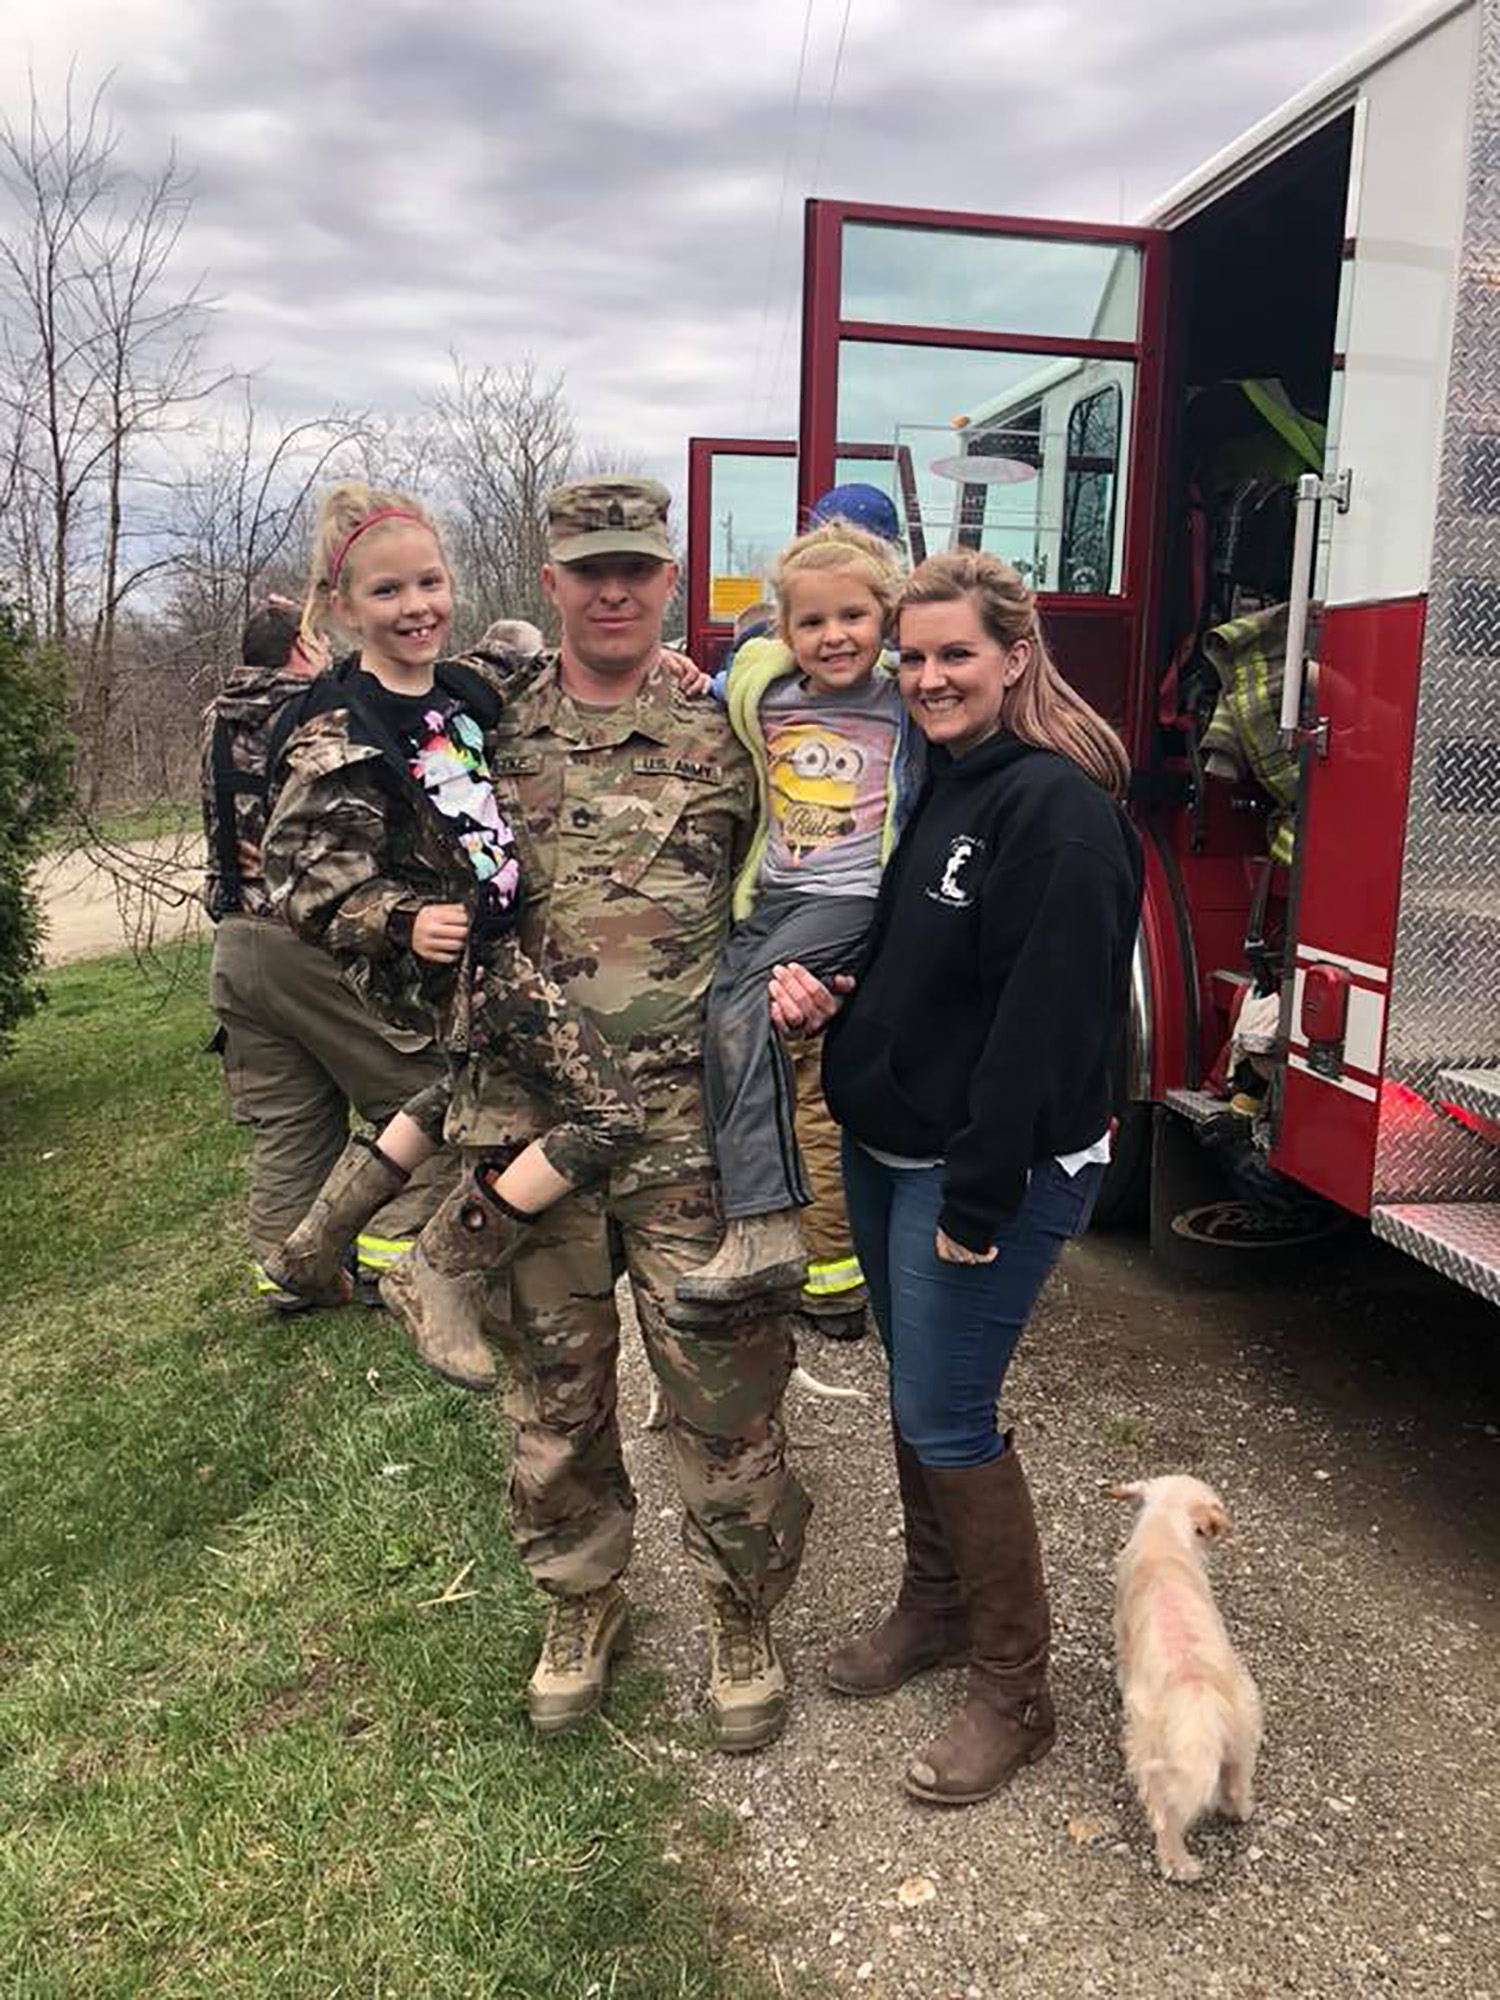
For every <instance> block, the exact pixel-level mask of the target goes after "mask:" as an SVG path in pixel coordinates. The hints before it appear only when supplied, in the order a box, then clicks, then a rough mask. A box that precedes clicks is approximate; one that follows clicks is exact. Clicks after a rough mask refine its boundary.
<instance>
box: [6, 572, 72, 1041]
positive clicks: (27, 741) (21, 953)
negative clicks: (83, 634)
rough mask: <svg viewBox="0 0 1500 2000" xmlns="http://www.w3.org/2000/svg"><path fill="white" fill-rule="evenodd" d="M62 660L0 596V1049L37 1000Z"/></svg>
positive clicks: (62, 792)
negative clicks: (37, 882) (38, 885)
mask: <svg viewBox="0 0 1500 2000" xmlns="http://www.w3.org/2000/svg"><path fill="white" fill-rule="evenodd" d="M65 698H66V684H65V678H64V673H63V667H62V662H61V661H60V660H59V659H58V658H57V656H56V655H55V654H52V653H49V652H46V651H44V650H43V649H42V648H41V647H39V646H38V645H37V644H36V642H35V639H34V637H33V635H32V633H31V631H30V630H29V629H28V628H27V627H26V626H25V625H24V624H23V623H22V622H21V620H20V618H19V617H18V616H17V615H16V613H15V611H14V610H13V609H12V608H11V606H10V605H8V604H6V603H5V601H4V600H3V599H0V1055H3V1054H5V1052H6V1050H7V1049H8V1048H9V1046H10V1039H11V1030H12V1029H13V1028H14V1027H15V1025H16V1023H17V1022H18V1021H23V1020H24V1019H25V1018H26V1016H27V1015H28V1014H30V1013H32V1012H33V1011H34V1009H35V1008H36V1006H37V1003H38V1002H39V1001H40V1000H41V998H42V992H41V989H40V987H39V986H38V985H37V983H36V977H35V975H36V972H37V969H38V967H39V965H40V963H41V956H42V936H43V929H44V926H43V921H42V914H41V911H40V909H39V907H38V904H37V899H36V896H35V895H34V893H33V891H32V888H31V884H30V873H31V864H32V863H33V862H34V861H35V860H36V858H37V856H38V854H40V852H41V851H42V848H43V846H44V845H45V843H46V836H47V832H48V829H49V828H50V827H52V826H54V825H55V824H56V822H57V821H58V820H59V819H60V818H61V816H62V813H63V811H64V808H65V807H66V805H67V803H68V796H69V793H68V773H69V765H70V761H71V756H72V744H71V743H70V741H69V739H68V736H67V734H66V731H65V729H64V726H63V711H64V704H65Z"/></svg>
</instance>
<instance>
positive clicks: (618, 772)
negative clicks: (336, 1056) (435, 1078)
mask: <svg viewBox="0 0 1500 2000" xmlns="http://www.w3.org/2000/svg"><path fill="white" fill-rule="evenodd" d="M541 665H542V672H541V674H540V676H539V678H538V680H537V681H536V683H535V684H534V685H533V686H532V687H531V688H529V689H528V690H527V691H526V693H525V694H523V695H522V696H520V697H519V698H518V699H517V700H515V701H514V702H513V703H511V704H510V705H509V706H508V707H507V709H506V712H505V714H504V715H503V717H502V718H501V721H500V724H499V727H498V730H497V732H496V744H495V750H494V754H493V756H492V758H491V760H490V769H491V771H492V773H493V774H494V779H495V790H496V793H497V794H498V796H499V800H500V806H501V810H502V812H504V813H505V815H506V817H507V818H508V819H509V820H510V823H511V826H512V828H513V829H514V831H515V835H516V841H517V845H518V849H519V852H520V856H521V873H522V878H523V880H524V881H525V883H526V903H525V906H524V908H523V910H522V913H521V927H520V938H521V943H522V945H523V946H524V948H525V949H526V950H527V951H528V952H529V953H530V955H531V956H532V958H534V959H535V960H536V961H537V962H538V964H540V965H541V966H542V967H543V969H544V970H545V971H547V972H549V973H551V974H552V976H553V978H555V979H556V980H558V981H559V982H560V983H561V984H562V985H563V986H564V987H565V988H566V989H567V991H568V994H569V996H570V998H572V999H573V1000H575V1001H577V1002H578V1003H579V1004H580V1005H581V1006H583V1007H585V1008H587V1009H588V1011H589V1013H590V1014H591V1015H592V1017H593V1019H594V1020H595V1021H596V1022H597V1023H598V1026H599V1028H600V1029H601V1031H602V1032H603V1034H604V1036H605V1038H606V1039H607V1040H608V1041H609V1043H610V1045H611V1046H612V1047H613V1049H614V1050H615V1053H616V1054H617V1055H618V1056H620V1057H621V1058H622V1059H623V1062H624V1066H625V1068H626V1070H627V1071H628V1073H629V1075H630V1077H631V1079H632V1081H633V1082H635V1083H636V1085H637V1086H638V1088H639V1089H640V1092H641V1095H642V1098H643V1099H644V1102H645V1105H646V1111H647V1116H648V1121H649V1123H648V1132H649V1136H648V1139H647V1143H646V1147H645V1149H644V1150H643V1152H642V1153H640V1154H638V1155H637V1156H636V1158H635V1159H634V1160H633V1161H632V1162H631V1164H630V1166H629V1167H628V1168H626V1169H625V1171H624V1174H623V1175H621V1176H617V1177H616V1181H615V1183H614V1185H615V1186H616V1189H617V1191H619V1192H624V1191H626V1187H627V1183H628V1184H629V1185H647V1184H650V1183H651V1182H661V1181H665V1180H677V1179H681V1178H683V1177H684V1176H686V1175H696V1174H707V1173H709V1172H711V1171H712V1158H711V1155H710V1153H709V1152H708V1150H707V1146H706V1143H705V1139H704V1133H703V1114H702V1061H703V1003H704V998H705V996H706V994H707V992H708V985H709V981H710V979H711V978H712V977H713V973H714V969H715V967H716V965H717V963H718V958H719V953H720V951H721V950H722V948H723V945H724V940H725V938H726V937H727V935H728V932H729V899H730V890H731V886H732V884H733V881H734V873H735V869H736V867H737V866H738V864H739V862H740V861H741V860H742V859H743V858H744V855H745V852H746V850H747V848H748V845H749V841H750V835H751V831H752V828H753V825H754V820H755V779H754V775H753V772H752V770H751V766H750V759H749V756H748V755H747V753H746V751H745V749H744V746H743V745H742V744H740V743H739V742H738V741H737V740H736V738H735V736H734V734H733V732H732V731H731V729H730V727H729V724H728V722H727V720H726V719H725V716H724V712H723V710H722V709H721V708H720V707H719V706H718V704H717V703H716V702H710V701H703V700H699V699H694V698H691V697H688V696H684V695H681V694H679V693H678V691H677V687H676V683H675V681H674V679H673V676H672V673H671V671H670V669H669V668H668V667H667V666H665V665H664V664H660V663H659V664H658V665H656V666H655V667H653V668H652V669H651V671H650V673H649V674H648V675H647V677H646V680H645V681H644V683H643V684H642V686H641V688H640V690H639V692H638V693H637V694H636V696H635V698H634V699H633V700H632V701H629V702H627V703H625V704H624V705H622V706H621V707H619V708H614V709H607V710H594V709H588V708H581V707H578V706H577V705H575V703H574V702H573V701H572V700H571V699H570V698H569V696H568V695H567V694H565V693H564V691H563V689H562V686H561V683H560V681H559V678H558V662H557V656H556V655H555V654H543V655H542V661H541ZM475 1082H476V1079H475V1078H474V1077H473V1076H472V1075H471V1076H470V1077H468V1078H466V1079H461V1080H460V1085H459V1090H458V1093H457V1096H456V1098H455V1102H454V1110H453V1114H452V1116H451V1117H450V1121H449V1126H448V1132H449V1137H450V1138H452V1139H456V1140H458V1141H459V1142H460V1143H462V1144H466V1145H475V1146H488V1145H502V1144H507V1143H512V1142H514V1141H516V1140H518V1139H520V1138H523V1137H531V1136H533V1135H534V1134H535V1133H536V1132H538V1131H540V1130H542V1129H544V1126H545V1114H544V1108H543V1107H540V1106H538V1105H537V1104H535V1103H529V1102H528V1101H527V1100H526V1099H525V1098H524V1097H523V1096H522V1095H521V1094H520V1093H519V1092H517V1091H515V1090H514V1089H501V1088H500V1087H498V1085H497V1081H496V1079H493V1078H491V1079H488V1080H486V1084H485V1089H484V1096H483V1102H482V1103H481V1101H480V1096H479V1092H478V1090H477V1089H476V1088H475V1087H474V1085H475Z"/></svg>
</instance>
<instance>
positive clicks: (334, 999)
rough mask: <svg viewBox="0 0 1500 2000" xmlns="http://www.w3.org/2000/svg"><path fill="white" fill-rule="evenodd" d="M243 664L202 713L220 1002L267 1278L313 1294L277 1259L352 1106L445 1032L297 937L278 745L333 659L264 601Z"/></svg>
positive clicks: (417, 1185) (369, 1097)
mask: <svg viewBox="0 0 1500 2000" xmlns="http://www.w3.org/2000/svg"><path fill="white" fill-rule="evenodd" d="M241 651H242V654H243V664H242V665H241V667H240V669H239V670H238V671H237V672H236V673H235V674H234V675H232V677H231V678H230V680H229V683H228V685H227V686H226V688H225V689H224V692H223V693H222V694H221V695H220V696H219V697H218V699H217V700H216V701H214V702H211V703H210V704H209V706H208V708H207V709H206V710H205V711H204V716H203V787H202V789H203V829H204V834H205V838H206V843H207V866H206V872H205V879H204V887H203V902H204V906H205V908H206V909H207V911H208V914H209V916H210V917H211V918H212V920H213V922H214V925H215V930H214V944H213V958H212V962H211V966H210V971H209V1004H210V1005H211V1006H212V1008H213V1011H214V1013H215V1014H216V1015H217V1016H218V1020H219V1035H218V1037H217V1041H218V1045H219V1047H220V1048H221V1050H222V1053H223V1057H224V1077H225V1082H226V1084H227V1087H228V1091H229V1103H230V1111H231V1115H232V1116H233V1118H234V1120H235V1122H236V1123H237V1124H241V1125H248V1126H249V1127H250V1128H251V1130H252V1133H253V1135H254V1137H253V1143H252V1151H251V1166H250V1240H251V1244H252V1246H253V1249H254V1253H255V1257H256V1260H257V1261H256V1277H255V1283H256V1289H257V1291H258V1292H259V1293H260V1295H261V1296H262V1297H264V1298H266V1299H267V1300H268V1301H269V1302H271V1303H272V1304H275V1305H279V1306H282V1307H284V1308H293V1307H295V1306H297V1305H298V1304H299V1303H300V1301H298V1300H297V1299H294V1298H292V1297H291V1295H290V1294H286V1293H282V1292H281V1291H279V1289H278V1288H277V1287H276V1285H275V1284H274V1283H273V1282H272V1281H271V1280H270V1279H269V1278H268V1277H267V1276H266V1274H265V1271H264V1268H263V1261H262V1260H264V1259H265V1258H266V1257H268V1256H270V1255H271V1253H272V1252H273V1251H274V1250H276V1249H277V1248H278V1246H279V1245H280V1244H281V1243H282V1241H283V1239H284V1238H285V1237H286V1236H287V1235H288V1234H289V1233H290V1232H291V1230H292V1229H293V1228H294V1227H295V1225H296V1224H297V1223H298V1222H299V1221H300V1220H301V1219H302V1216H303V1215H304V1214H305V1212H306V1211H307V1209H308V1207H309V1206H310V1204H311V1203H312V1201H313V1198H314V1196H315V1195H316V1194H317V1192H318V1190H319V1188H320V1187H321V1186H322V1185H323V1182H324V1179H325V1178H326V1176H327V1174H328V1171H329V1169H330V1167H331V1166H332V1165H333V1163H334V1161H335V1160H336V1159H337V1158H338V1157H339V1155H340V1153H341V1152H342V1151H343V1150H344V1146H345V1144H346V1142H347V1140H348V1137H349V1107H350V1105H351V1104H352V1105H353V1106H354V1107H355V1109H356V1110H357V1111H358V1112H359V1114H360V1116H361V1117H363V1118H366V1119H368V1120H369V1121H370V1122H371V1123H372V1124H374V1125H377V1126H378V1125H383V1124H384V1123H385V1121H386V1119H387V1118H389V1117H390V1116H391V1114H392V1113H393V1112H395V1111H399V1110H400V1108H401V1106H402V1105H403V1104H404V1103H405V1101H406V1100H407V1099H408V1098H409V1097H411V1096H412V1095H413V1094H414V1093H415V1092H416V1091H419V1090H421V1089H422V1088H423V1086H424V1085H426V1084H429V1083H432V1082H435V1081H437V1080H438V1079H439V1078H440V1077H441V1076H442V1075H443V1073H444V1065H443V1062H442V1060H441V1058H440V1057H439V1056H438V1055H437V1054H436V1052H435V1051H434V1050H433V1048H432V1045H431V1036H430V1033H406V1032H404V1031H402V1030H399V1029H392V1028H388V1027H386V1026H384V1025H383V1024H382V1023H380V1022H379V1021H377V1020H376V1019H375V1018H374V1016H373V1015H371V1014H370V1013H368V1012H367V1011H366V1009H365V1008H364V1007H362V1006H361V1005H360V1003H359V1001H358V1000H357V999H356V998H355V996H354V995H353V994H352V993H351V992H350V990H349V988H348V987H347V986H346V985H345V984H344V983H343V981H342V980H341V979H340V977H339V972H338V968H337V966H335V964H334V963H333V960H332V959H331V958H329V957H328V955H327V953H326V952H322V951H319V950H317V949H316V948H315V947H314V946H311V945H307V944H304V943H302V942H301V941H300V939H298V938H296V937H294V936H293V934H292V932H291V931H290V930H289V929H288V928H287V926H286V924H285V923H283V922H282V920H281V919H280V917H279V916H278V915H277V914H276V911H275V910H274V908H273V907H272V904H271V898H270V894H269V891H268V889H267V887H266V882H265V877H264V874H263V873H262V869H261V846H262V843H263V841H264V837H265V825H266V750H267V741H268V738H269V736H270V734H271V731H272V729H273V727H274V725H275V723H276V720H277V717H278V716H279V715H281V713H282V711H283V710H284V708H285V706H286V704H287V702H288V701H291V700H293V699H294V698H295V697H297V696H298V695H300V694H301V693H303V692H304V691H305V689H306V687H307V685H308V683H309V682H310V680H311V679H312V678H313V677H314V676H315V675H316V673H317V672H318V670H319V668H320V666H321V665H322V662H321V661H319V660H314V659H310V658H308V657H307V655H306V654H304V652H303V651H302V649H301V644H300V641H299V638H298V618H297V611H296V608H295V606H292V605H290V604H287V603H285V602H283V601H280V600H271V601H268V602H267V603H265V604H263V605H261V606H260V607H259V608H258V609H257V610H256V612H255V613H254V615H253V616H252V617H251V619H250V621H249V623H248V624H247V625H246V627H245V631H244V636H243V642H242V647H241ZM456 1166H457V1162H456V1160H455V1158H454V1156H453V1154H452V1153H442V1154H439V1155H438V1156H437V1157H436V1158H435V1159H433V1160H431V1161H430V1162H429V1163H428V1164H427V1166H426V1167H423V1168H421V1169H419V1170H418V1172H417V1173H416V1174H414V1175H413V1176H412V1178H411V1180H410V1181H409V1182H408V1183H407V1185H406V1186H405V1187H404V1188H403V1189H401V1191H400V1192H399V1193H398V1194H397V1195H396V1196H395V1198H394V1199H393V1200H391V1201H390V1202H388V1203H387V1204H386V1206H385V1207H384V1208H383V1209H381V1210H380V1211H379V1212H378V1213H377V1214H376V1215H375V1216H374V1217H373V1219H372V1220H371V1222H370V1224H369V1226H368V1228H367V1229H366V1230H365V1231H364V1232H363V1233H362V1234H361V1236H360V1239H359V1257H360V1263H361V1266H362V1268H363V1269H364V1270H365V1271H366V1272H368V1273H369V1274H370V1275H372V1276H373V1275H374V1274H375V1273H376V1272H378V1271H381V1270H384V1269H385V1268H386V1267H387V1266H388V1265H390V1264H391V1263H393V1262H394V1261H395V1259H396V1258H398V1257H400V1256H401V1255H402V1254H403V1253H404V1252H405V1250H406V1249H407V1248H408V1247H409V1245H410V1243H411V1240H412V1239H413V1237H414V1236H415V1235H416V1233H417V1232H418V1231H419V1230H420V1229H421V1227H422V1225H423V1224H424V1223H425V1222H426V1220H427V1218H428V1216H429V1215H430V1214H431V1213H432V1211H433V1209H434V1208H435V1207H436V1206H437V1204H438V1202H439V1201H440V1200H441V1199H442V1197H443V1195H444V1193H445V1192H446V1190H447V1188H448V1186H449V1185H450V1183H451V1182H452V1180H453V1177H454V1172H455V1170H456Z"/></svg>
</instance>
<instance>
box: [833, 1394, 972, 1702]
mask: <svg viewBox="0 0 1500 2000" xmlns="http://www.w3.org/2000/svg"><path fill="white" fill-rule="evenodd" d="M891 1437H892V1439H893V1441H894V1443H895V1447H896V1477H897V1479H898V1481H899V1482H900V1487H901V1519H902V1528H903V1531H904V1533H905V1536H906V1566H905V1568H904V1569H903V1570H902V1572H901V1588H900V1590H899V1591H898V1592H897V1594H896V1602H895V1604H894V1606H893V1607H892V1609H891V1610H890V1611H889V1612H887V1613H886V1615H885V1617H884V1618H883V1619H882V1620H881V1621H880V1623H879V1624H878V1625H877V1626H876V1627H875V1629H874V1631H873V1632H867V1633H866V1634H865V1635H864V1637H863V1638H860V1639H850V1640H849V1641H848V1642H847V1643H846V1644H844V1645H842V1646H840V1647H839V1649H838V1651H837V1652H836V1653H830V1654H829V1656H828V1658H827V1659H826V1660H825V1661H824V1662H823V1678H824V1679H825V1680H826V1681H827V1682H828V1685H829V1686H830V1687H831V1688H834V1689H836V1690H837V1691H838V1693H839V1694H852V1695H879V1694H894V1693H895V1691H896V1689H897V1688H898V1687H904V1686H905V1685H906V1683H907V1682H908V1681H909V1680H910V1679H911V1678H912V1677H913V1675H915V1674H923V1673H926V1672H927V1671H928V1670H929V1669H930V1668H932V1667H954V1666H958V1665H959V1664H960V1663H961V1662H962V1661H964V1660H966V1659H967V1658H968V1657H969V1615H968V1612H967V1611H966V1610H965V1609H964V1595H963V1586H962V1585H961V1584H960V1582H959V1580H958V1572H957V1570H956V1569H955V1568H954V1567H953V1558H952V1557H951V1556H950V1555H949V1553H948V1544H947V1543H946V1542H945V1541H944V1540H943V1531H942V1529H941V1527H939V1525H938V1518H937V1514H936V1513H935V1512H934V1510H933V1505H932V1500H931V1497H930V1495H929V1493H928V1490H927V1478H926V1474H925V1473H924V1471H923V1469H922V1466H921V1464H920V1463H919V1461H918V1459H917V1455H916V1453H915V1452H914V1451H913V1450H912V1448H911V1446H910V1445H909V1444H908V1443H907V1442H906V1440H905V1438H903V1437H902V1435H901V1433H900V1432H899V1431H898V1430H897V1429H896V1426H895V1421H894V1419H893V1420H892V1423H891Z"/></svg>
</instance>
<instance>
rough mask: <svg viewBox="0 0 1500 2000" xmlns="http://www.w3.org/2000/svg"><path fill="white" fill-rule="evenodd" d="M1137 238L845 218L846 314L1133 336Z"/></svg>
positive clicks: (1065, 335)
mask: <svg viewBox="0 0 1500 2000" xmlns="http://www.w3.org/2000/svg"><path fill="white" fill-rule="evenodd" d="M1140 254H1141V253H1140V251H1139V249H1138V248H1136V247H1135V246H1134V245H1123V246H1122V245H1119V244H1114V243H1080V242H1069V241H1064V240H1062V239H1061V238H1057V237H1045V236H1000V235H980V234H977V233H972V232H964V231H958V230H942V229H921V228H915V227H911V226H908V225H905V224H899V223H865V222H860V223H853V222H851V223H846V224H845V226H844V232H843V268H842V273H841V297H840V308H839V310H840V315H841V317H842V318H844V319H846V320H850V319H853V320H874V321H877V322H879V323H881V324H883V325H888V326H890V325H904V326H969V327H975V328H979V329H982V330H983V331H984V332H986V333H1028V334H1052V335H1055V336H1057V337H1059V338H1061V339H1065V340H1066V339H1073V340H1089V339H1093V340H1134V339H1135V336H1136V322H1137V318H1138V316H1139V310H1140Z"/></svg>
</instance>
